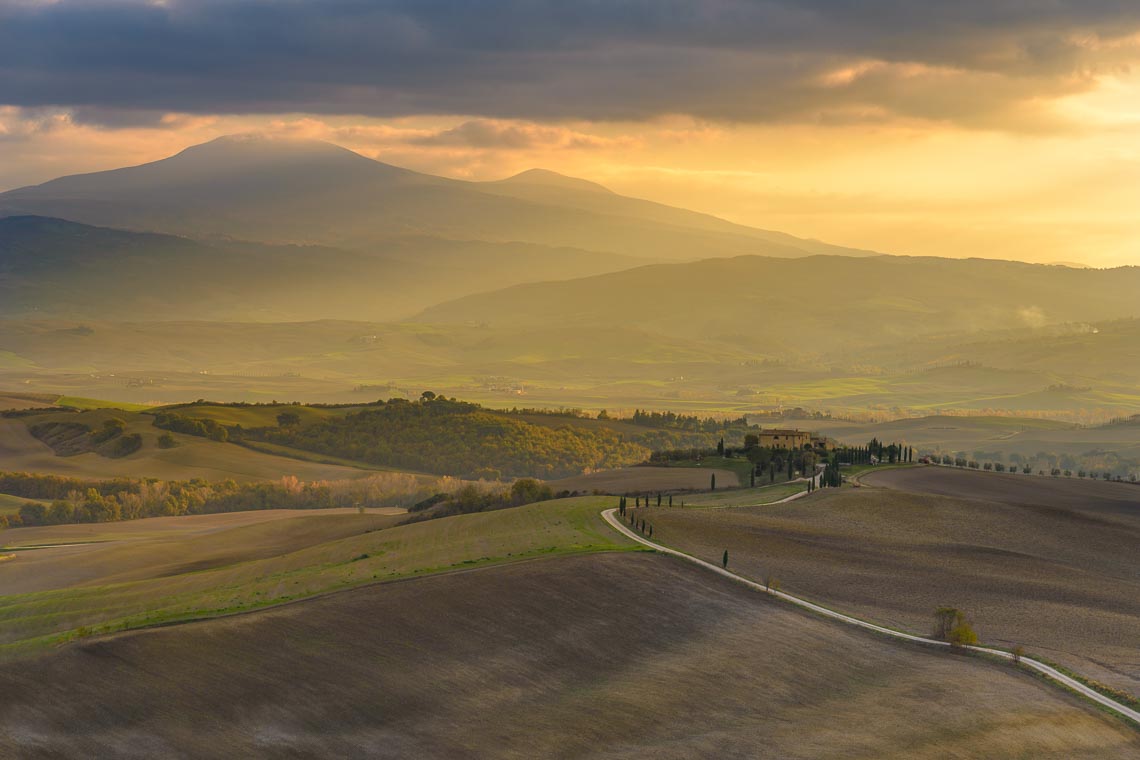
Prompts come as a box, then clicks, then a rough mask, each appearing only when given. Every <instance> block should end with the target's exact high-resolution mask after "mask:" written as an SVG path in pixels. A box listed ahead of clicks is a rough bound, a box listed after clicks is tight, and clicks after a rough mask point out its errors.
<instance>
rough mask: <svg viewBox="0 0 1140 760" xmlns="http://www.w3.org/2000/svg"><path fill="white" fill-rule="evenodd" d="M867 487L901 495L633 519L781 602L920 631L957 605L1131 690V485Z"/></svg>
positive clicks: (950, 482)
mask: <svg viewBox="0 0 1140 760" xmlns="http://www.w3.org/2000/svg"><path fill="white" fill-rule="evenodd" d="M864 480H865V482H868V483H878V484H880V486H885V485H887V484H890V485H892V486H897V488H891V489H888V488H886V487H870V486H864V487H862V488H844V489H842V490H830V489H828V490H824V491H820V492H818V493H816V494H813V495H812V496H810V497H808V498H805V499H799V500H797V501H794V502H790V503H787V504H780V505H773V506H767V507H758V508H740V509H720V510H696V509H686V510H680V509H672V510H669V509H650V510H644V511H643V512H642V513H641V516H642V517H643V518H644V519H646V520H647V521H648V522H649V523H650V524H651V525H652V526H653V528H654V540H657V541H660V542H662V543H665V544H667V545H670V546H674V547H676V548H679V549H682V550H684V551H686V552H689V553H692V554H695V555H697V556H699V557H701V558H703V559H706V560H709V561H714V562H719V561H720V559H721V555H722V553H723V552H724V550H725V549H728V551H729V554H730V557H731V565H730V567H731V568H732V569H734V570H736V571H737V572H739V573H741V574H743V575H746V576H748V577H750V578H754V579H763V578H764V577H765V576H767V575H769V574H771V575H773V576H775V577H776V578H778V579H779V580H780V582H781V584H782V587H783V588H784V590H786V591H789V592H790V593H794V594H799V595H802V596H804V597H806V598H808V599H812V600H814V601H817V602H820V603H823V604H827V605H829V606H832V607H835V608H836V609H840V610H842V611H844V612H849V613H853V614H856V615H859V616H861V617H864V618H867V619H870V620H874V621H876V622H879V623H881V624H885V625H889V626H892V627H896V628H900V629H904V630H908V631H913V632H917V633H928V632H929V631H930V628H931V625H932V620H933V617H932V616H933V611H934V609H935V608H936V607H939V606H947V605H948V606H954V607H957V608H959V609H962V610H965V611H966V612H967V613H968V614H969V615H970V617H971V618H972V620H973V622H974V625H975V628H976V629H977V630H978V633H979V636H980V637H981V639H982V641H983V642H984V643H987V644H991V645H997V646H1012V645H1014V644H1023V645H1024V646H1025V647H1026V649H1027V651H1028V652H1029V653H1031V654H1035V655H1038V656H1040V657H1042V658H1044V659H1047V660H1052V661H1054V662H1058V663H1060V664H1062V665H1066V666H1068V667H1071V668H1073V669H1075V670H1077V671H1079V672H1080V673H1082V674H1085V675H1087V676H1089V677H1091V678H1093V679H1095V680H1097V681H1101V682H1103V683H1106V684H1108V685H1110V686H1112V687H1114V688H1118V689H1123V690H1126V691H1128V692H1130V693H1132V694H1140V656H1138V653H1140V624H1138V622H1137V621H1140V577H1138V576H1137V572H1136V569H1137V564H1136V547H1137V546H1140V488H1135V487H1132V486H1126V485H1120V484H1111V483H1102V482H1101V483H1092V482H1087V481H1085V482H1074V481H1069V482H1058V481H1055V480H1053V479H1043V478H1041V479H1039V478H1035V477H1023V478H1022V479H1019V478H1018V476H999V475H996V474H987V473H976V472H961V471H955V470H949V469H942V468H909V469H900V470H891V471H885V472H882V473H877V474H875V475H872V476H869V477H867V478H865V479H864ZM903 487H907V488H911V489H914V490H911V491H903V490H897V489H901V488H903ZM919 488H927V489H930V490H945V491H948V492H954V493H957V494H959V496H955V497H951V496H944V495H939V494H938V493H922V492H919V491H918V490H917V489H919Z"/></svg>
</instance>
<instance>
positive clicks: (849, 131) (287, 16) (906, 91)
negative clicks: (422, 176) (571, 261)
mask: <svg viewBox="0 0 1140 760" xmlns="http://www.w3.org/2000/svg"><path fill="white" fill-rule="evenodd" d="M1137 64H1140V3H1137V2H1135V0H1115V1H1109V0H1083V1H1081V2H1075V1H1074V2H1069V1H1067V0H985V1H984V2H975V1H974V0H958V1H957V2H953V3H948V2H928V1H925V0H802V1H800V2H790V1H786V0H768V1H766V2H751V1H748V0H706V1H705V2H695V1H692V0H655V1H652V2H651V1H649V0H636V1H634V0H579V1H576V2H568V1H567V0H548V1H544V0H480V2H471V1H468V2H458V1H451V2H448V1H446V0H402V1H396V0H372V1H369V0H322V1H321V2H306V1H305V0H146V1H138V0H0V189H7V188H12V187H18V186H22V185H26V184H32V183H38V182H42V181H45V180H47V179H50V178H52V177H56V176H59V175H63V174H70V173H76V172H83V171H94V170H100V169H108V168H115V167H118V166H123V165H130V164H137V163H142V162H146V161H151V160H156V159H159V158H162V157H165V156H167V155H170V154H171V153H174V152H177V151H178V150H181V149H182V148H185V147H187V146H189V145H192V144H196V143H200V142H204V141H206V140H209V139H212V138H214V137H217V136H220V135H224V134H232V133H244V132H266V133H271V134H282V135H290V136H304V137H313V138H318V139H324V140H329V141H331V142H335V143H338V144H340V145H343V146H345V147H348V148H351V149H353V150H357V151H359V152H361V153H364V154H365V155H368V156H371V157H373V158H377V159H379V160H382V161H386V162H389V163H393V164H397V165H400V166H406V167H408V168H412V169H416V170H420V171H426V172H430V173H434V174H441V175H446V176H450V177H456V178H463V179H473V180H485V179H498V178H501V177H504V176H508V175H510V174H513V173H516V172H518V171H522V170H525V169H528V168H531V167H535V166H539V167H544V168H549V169H553V170H555V171H560V172H563V173H566V174H570V175H574V176H579V177H584V178H587V179H591V180H594V181H598V182H601V183H603V184H605V185H607V186H608V187H610V188H611V189H613V190H615V191H618V192H621V193H624V194H628V195H635V196H639V197H644V198H649V199H652V200H658V201H662V202H665V203H670V204H673V205H679V206H684V207H688V208H693V209H696V210H700V211H705V212H708V213H712V214H716V215H718V216H721V217H724V218H727V219H731V220H733V221H737V222H741V223H744V224H750V225H754V226H757V227H763V228H766V229H776V230H782V231H786V232H790V233H792V234H796V235H800V236H804V237H814V238H819V239H823V240H827V241H830V242H835V243H841V244H845V245H851V246H858V247H863V248H871V249H875V250H880V251H884V252H890V253H904V254H923V255H940V256H982V257H988V258H1015V259H1022V260H1026V261H1038V262H1058V261H1063V262H1076V263H1084V264H1089V265H1093V266H1115V265H1122V264H1135V265H1140V214H1138V212H1137V209H1140V70H1138V69H1137Z"/></svg>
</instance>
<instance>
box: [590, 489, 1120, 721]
mask: <svg viewBox="0 0 1140 760" xmlns="http://www.w3.org/2000/svg"><path fill="white" fill-rule="evenodd" d="M806 494H807V492H806V491H804V492H802V493H797V494H794V495H793V496H791V497H789V498H788V499H784V500H783V501H790V500H792V499H795V498H799V497H800V496H805V495H806ZM775 503H779V502H775ZM616 512H617V510H616V509H607V510H605V511H604V512H602V517H603V518H604V519H605V521H606V522H607V523H609V524H610V526H611V527H612V528H614V530H616V531H618V532H619V533H621V534H622V535H623V536H626V537H627V538H631V539H633V540H634V541H636V542H638V543H639V544H644V545H645V546H648V547H650V548H652V549H655V550H657V551H659V552H661V553H663V554H672V555H673V556H674V557H680V558H681V559H684V560H688V561H689V562H692V563H694V564H697V565H700V566H701V567H703V568H705V569H706V570H711V571H712V572H714V573H717V574H718V575H723V576H724V577H726V578H729V579H731V580H734V581H736V582H737V583H743V584H744V585H745V586H748V587H750V588H752V589H755V590H756V591H763V592H764V593H767V594H771V595H772V596H775V597H778V598H780V599H783V600H784V601H786V602H791V603H792V604H794V605H796V606H797V607H803V608H804V609H806V610H811V611H812V612H815V613H817V614H820V615H823V616H824V617H828V618H831V619H832V620H838V621H840V622H843V623H847V624H849V625H854V626H858V627H859V628H866V629H867V630H869V631H875V632H876V633H881V634H884V635H886V636H893V637H894V638H896V639H904V640H906V641H914V642H918V643H920V644H930V645H932V646H939V647H948V646H950V645H949V644H948V643H947V642H945V641H939V640H937V639H928V638H926V637H924V636H915V635H913V634H910V633H903V632H901V631H895V630H892V629H890V628H884V627H883V626H881V625H875V624H874V623H868V622H867V621H866V620H860V619H859V618H854V617H851V616H850V615H844V614H843V613H841V612H835V611H834V610H829V609H827V608H826V607H821V606H819V605H818V604H814V603H812V602H809V601H807V600H806V599H801V598H799V597H797V596H792V595H791V594H785V593H784V592H783V591H776V590H769V589H767V588H765V587H764V586H763V585H762V584H760V583H756V582H755V581H750V580H748V579H747V578H744V577H742V576H739V575H737V574H736V573H731V572H729V571H728V570H726V569H724V568H722V567H717V566H716V565H714V564H713V563H711V562H706V561H704V560H703V559H698V558H696V557H694V556H692V555H691V554H685V553H684V552H681V551H677V550H676V549H670V548H669V547H667V546H662V545H661V544H658V543H654V542H653V541H650V540H649V539H647V538H645V537H644V536H639V535H638V534H636V533H634V532H633V531H632V530H630V529H629V528H628V527H626V526H625V525H624V524H623V523H622V522H621V520H619V519H618V518H617V516H616ZM967 649H969V650H971V651H974V652H981V653H984V654H988V655H993V656H995V657H1001V658H1003V659H1006V660H1012V659H1013V655H1012V654H1010V653H1009V652H1003V651H1002V650H1000V649H990V648H989V647H977V646H972V647H967ZM1021 664H1022V665H1024V666H1025V667H1027V668H1030V669H1032V670H1035V671H1037V672H1038V673H1041V674H1042V675H1044V676H1045V677H1047V678H1049V679H1050V680H1052V681H1054V682H1056V683H1058V684H1060V685H1062V686H1064V687H1066V688H1068V689H1071V690H1072V691H1075V692H1077V693H1078V694H1080V695H1081V696H1083V697H1086V698H1088V699H1091V700H1092V701H1094V702H1096V703H1098V704H1100V705H1103V706H1104V707H1107V708H1108V709H1110V710H1112V711H1113V712H1115V713H1118V714H1120V715H1123V716H1124V717H1125V718H1128V719H1129V720H1132V721H1134V722H1135V723H1137V724H1140V712H1138V711H1136V710H1133V709H1132V708H1130V707H1128V706H1126V705H1122V704H1121V703H1119V702H1117V701H1116V700H1114V699H1111V698H1109V697H1106V696H1105V695H1103V694H1101V693H1100V692H1098V691H1095V690H1093V689H1090V688H1089V687H1088V686H1085V685H1084V684H1083V683H1081V682H1080V681H1077V680H1076V679H1073V678H1070V677H1069V676H1067V675H1065V674H1064V673H1062V672H1061V671H1059V670H1057V669H1056V668H1052V667H1049V666H1048V665H1046V664H1045V663H1043V662H1038V661H1037V660H1034V659H1032V658H1030V657H1025V656H1022V658H1021Z"/></svg>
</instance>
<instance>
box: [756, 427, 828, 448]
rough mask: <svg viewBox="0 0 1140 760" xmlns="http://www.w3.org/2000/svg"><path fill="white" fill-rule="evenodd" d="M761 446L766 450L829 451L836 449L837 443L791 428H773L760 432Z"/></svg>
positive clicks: (815, 434)
mask: <svg viewBox="0 0 1140 760" xmlns="http://www.w3.org/2000/svg"><path fill="white" fill-rule="evenodd" d="M760 446H761V448H765V449H805V448H812V449H827V450H828V451H831V450H832V449H834V448H835V441H833V440H831V439H830V438H828V437H827V436H823V435H820V434H819V433H809V432H807V431H806V430H793V429H790V428H772V429H771V430H761V431H760Z"/></svg>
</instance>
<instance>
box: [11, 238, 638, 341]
mask: <svg viewBox="0 0 1140 760" xmlns="http://www.w3.org/2000/svg"><path fill="white" fill-rule="evenodd" d="M638 263H641V262H639V261H638V260H636V259H631V258H627V257H623V256H619V255H614V254H604V253H596V252H592V251H581V250H575V249H569V248H551V247H546V246H539V245H534V244H528V243H486V242H480V241H451V240H442V239H439V238H415V237H405V238H398V239H393V240H390V241H387V242H386V243H385V244H384V245H383V246H379V247H377V249H376V250H375V251H373V252H371V253H365V252H362V251H348V250H344V249H337V248H331V247H328V246H294V245H267V244H262V243H241V242H230V241H222V240H209V241H197V240H191V239H188V238H182V237H175V236H171V235H160V234H155V233H139V232H127V231H124V230H117V229H110V228H105V227H92V226H88V225H83V224H77V223H74V222H67V221H64V220H61V219H51V218H45V217H37V216H15V217H6V218H0V316H25V315H36V316H40V317H42V316H72V317H77V318H82V319H91V320H100V319H152V320H170V319H256V320H304V319H324V318H353V319H399V318H402V317H405V316H409V315H411V314H414V313H415V312H417V311H419V310H420V309H423V308H424V307H426V306H429V305H431V304H434V303H436V302H438V301H439V300H441V299H446V298H454V297H457V296H461V295H467V294H470V293H475V292H479V291H482V290H493V289H496V288H500V287H502V286H503V285H504V284H506V283H519V282H528V281H532V280H534V279H558V278H563V277H575V276H582V275H587V274H596V273H599V272H610V271H614V270H617V269H621V268H623V267H628V266H633V265H635V264H638Z"/></svg>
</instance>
